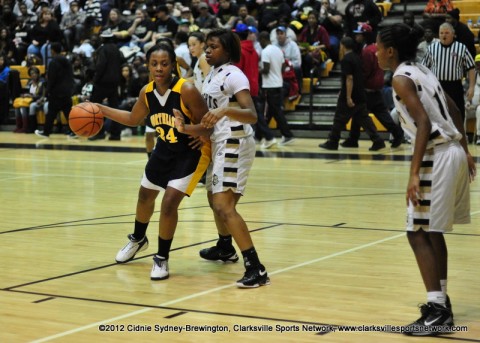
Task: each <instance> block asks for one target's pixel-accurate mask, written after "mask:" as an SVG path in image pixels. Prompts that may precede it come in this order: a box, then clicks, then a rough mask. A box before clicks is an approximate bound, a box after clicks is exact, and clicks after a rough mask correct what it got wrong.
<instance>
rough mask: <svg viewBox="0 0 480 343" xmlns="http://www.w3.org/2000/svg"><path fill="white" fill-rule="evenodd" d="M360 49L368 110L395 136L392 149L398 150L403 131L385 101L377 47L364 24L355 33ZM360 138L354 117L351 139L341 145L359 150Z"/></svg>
mask: <svg viewBox="0 0 480 343" xmlns="http://www.w3.org/2000/svg"><path fill="white" fill-rule="evenodd" d="M354 33H355V40H356V42H357V44H358V48H359V49H361V54H360V56H361V60H362V70H363V76H364V81H365V96H366V99H367V110H368V112H369V113H373V114H374V115H375V117H376V118H377V119H378V121H379V122H380V123H381V124H382V125H383V126H384V127H385V128H386V129H387V130H388V131H389V132H390V133H391V134H392V135H393V141H392V145H391V146H392V148H397V147H398V146H400V144H402V142H403V130H402V128H401V127H400V126H399V125H397V124H395V122H394V121H393V119H392V117H391V116H390V111H389V110H388V109H387V106H386V105H385V101H384V100H383V95H382V90H383V85H384V72H383V70H382V69H381V68H380V67H379V66H378V60H377V56H376V53H377V46H376V45H375V43H374V41H375V38H374V36H373V33H372V28H371V26H370V25H368V24H362V25H360V26H359V27H358V29H357V30H355V31H354ZM359 138H360V125H359V124H358V120H357V118H356V117H355V116H353V117H352V125H351V128H350V134H349V137H348V138H347V139H346V140H345V141H344V142H343V143H342V144H341V145H342V146H343V147H344V148H358V139H359Z"/></svg>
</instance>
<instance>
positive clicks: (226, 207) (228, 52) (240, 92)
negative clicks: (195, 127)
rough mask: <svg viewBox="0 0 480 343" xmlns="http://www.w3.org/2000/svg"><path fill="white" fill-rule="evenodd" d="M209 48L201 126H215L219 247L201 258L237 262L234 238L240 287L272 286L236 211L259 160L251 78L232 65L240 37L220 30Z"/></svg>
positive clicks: (212, 178) (212, 173)
mask: <svg viewBox="0 0 480 343" xmlns="http://www.w3.org/2000/svg"><path fill="white" fill-rule="evenodd" d="M267 35H268V34H267ZM205 52H206V58H207V62H208V63H209V64H210V65H211V66H212V67H213V69H212V70H211V71H210V73H209V74H208V76H207V78H206V80H205V82H204V84H203V89H202V94H203V97H204V99H205V100H206V101H207V104H208V107H209V109H210V110H209V112H208V113H207V114H206V115H205V116H204V117H203V119H202V125H203V126H204V127H206V128H207V129H209V128H213V129H214V131H213V133H212V135H211V136H210V140H211V141H212V164H211V165H210V167H209V168H208V172H207V184H206V187H207V191H208V199H209V202H210V206H211V207H212V209H213V213H214V217H215V222H216V224H217V230H218V232H219V240H218V242H217V245H216V246H214V247H211V248H206V249H203V250H201V251H200V256H201V257H202V258H204V259H207V260H223V261H227V260H230V261H232V262H235V261H237V260H238V257H237V254H236V253H235V249H234V248H233V246H232V236H233V238H234V239H235V242H236V243H237V245H238V247H239V248H240V250H241V252H242V255H243V259H244V265H245V269H246V271H245V274H244V276H243V277H242V278H241V279H240V280H238V281H237V286H238V287H240V288H254V287H259V286H263V285H268V284H269V283H270V279H269V277H268V274H267V270H266V269H265V267H264V266H263V264H261V263H260V260H259V258H258V254H257V251H256V250H255V247H254V245H253V242H252V238H251V236H250V232H249V231H248V227H247V224H246V223H245V221H244V220H243V218H242V216H241V215H240V214H239V213H238V212H237V210H236V205H237V203H238V201H239V200H240V197H241V196H242V195H243V193H244V192H245V187H246V183H247V179H248V174H249V172H250V168H251V166H252V164H253V160H254V158H255V140H254V138H253V128H252V126H251V125H250V124H254V123H255V122H256V121H257V114H256V111H255V106H254V104H253V100H252V97H251V95H250V90H249V88H250V87H249V83H248V79H247V78H246V76H245V75H244V74H243V73H242V71H241V70H240V69H238V68H237V67H235V66H234V65H233V64H232V63H238V62H239V61H240V56H241V46H240V40H239V38H238V36H237V35H236V34H235V33H233V32H231V31H227V30H225V29H215V30H213V31H211V32H210V33H209V34H208V35H207V43H206V51H205Z"/></svg>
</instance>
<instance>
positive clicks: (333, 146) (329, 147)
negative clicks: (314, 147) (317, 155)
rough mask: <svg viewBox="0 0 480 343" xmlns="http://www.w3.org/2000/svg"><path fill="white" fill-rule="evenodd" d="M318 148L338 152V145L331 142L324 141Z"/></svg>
mask: <svg viewBox="0 0 480 343" xmlns="http://www.w3.org/2000/svg"><path fill="white" fill-rule="evenodd" d="M318 147H319V148H323V149H327V150H338V143H334V142H332V141H326V142H325V143H323V144H319V145H318Z"/></svg>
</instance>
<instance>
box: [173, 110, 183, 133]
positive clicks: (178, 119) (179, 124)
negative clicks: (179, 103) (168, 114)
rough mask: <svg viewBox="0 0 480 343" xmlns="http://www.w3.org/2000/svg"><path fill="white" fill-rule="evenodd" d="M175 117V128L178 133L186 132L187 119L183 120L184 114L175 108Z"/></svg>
mask: <svg viewBox="0 0 480 343" xmlns="http://www.w3.org/2000/svg"><path fill="white" fill-rule="evenodd" d="M173 115H174V116H175V128H176V129H177V131H178V132H181V133H183V132H185V118H183V115H182V112H180V111H179V110H177V109H175V108H174V109H173Z"/></svg>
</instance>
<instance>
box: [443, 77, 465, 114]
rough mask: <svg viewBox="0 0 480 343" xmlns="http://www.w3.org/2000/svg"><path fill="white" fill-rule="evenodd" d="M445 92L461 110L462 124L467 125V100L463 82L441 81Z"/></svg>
mask: <svg viewBox="0 0 480 343" xmlns="http://www.w3.org/2000/svg"><path fill="white" fill-rule="evenodd" d="M440 84H441V85H442V88H443V90H444V91H445V93H447V94H448V95H449V96H450V98H452V100H453V102H454V103H455V105H457V107H458V109H459V110H460V115H461V116H462V123H465V98H464V91H463V85H462V81H461V80H458V81H440Z"/></svg>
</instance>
